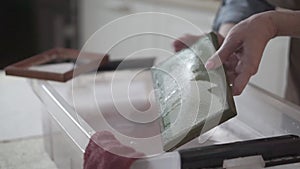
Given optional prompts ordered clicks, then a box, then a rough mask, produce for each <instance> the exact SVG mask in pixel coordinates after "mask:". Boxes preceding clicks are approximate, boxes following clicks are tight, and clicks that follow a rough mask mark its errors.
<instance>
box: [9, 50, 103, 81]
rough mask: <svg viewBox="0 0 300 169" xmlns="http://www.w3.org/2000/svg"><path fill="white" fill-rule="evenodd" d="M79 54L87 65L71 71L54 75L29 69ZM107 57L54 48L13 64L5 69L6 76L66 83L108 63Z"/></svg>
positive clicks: (53, 73)
mask: <svg viewBox="0 0 300 169" xmlns="http://www.w3.org/2000/svg"><path fill="white" fill-rule="evenodd" d="M79 54H80V60H83V59H84V60H85V61H87V63H84V64H80V65H77V66H76V67H75V68H73V69H72V70H69V71H66V72H63V73H56V72H46V71H38V70H32V69H29V68H30V67H31V66H38V65H42V64H46V63H49V62H51V61H57V60H65V59H70V60H76V59H77V58H78V56H79ZM108 61H109V57H108V55H104V54H96V53H88V52H82V53H80V51H79V50H75V49H65V48H55V49H51V50H48V51H46V52H43V53H41V54H37V55H35V56H32V57H30V58H27V59H25V60H22V61H20V62H17V63H15V64H12V65H9V66H7V67H6V68H5V73H6V75H14V76H21V77H28V78H36V79H42V80H52V81H58V82H66V81H68V80H70V79H72V78H73V77H75V76H77V75H79V74H82V73H86V72H89V71H93V70H97V69H98V67H99V66H102V65H104V64H106V63H108Z"/></svg>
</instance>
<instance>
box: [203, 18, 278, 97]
mask: <svg viewBox="0 0 300 169" xmlns="http://www.w3.org/2000/svg"><path fill="white" fill-rule="evenodd" d="M275 32H276V29H275V27H274V25H273V23H272V21H271V20H270V19H269V18H268V17H267V15H263V14H258V15H254V16H252V17H250V18H248V19H246V20H244V21H242V22H240V23H239V24H237V25H236V26H234V27H233V28H232V29H231V31H230V32H229V33H228V35H227V36H226V38H225V40H224V42H223V44H222V46H221V47H220V49H219V50H218V51H217V52H216V53H215V54H214V55H213V56H212V57H211V58H210V59H209V60H208V61H207V62H206V64H205V67H206V68H207V69H208V70H211V69H215V68H217V67H219V66H221V65H222V63H223V65H224V67H225V71H226V74H227V77H228V80H229V82H230V83H231V84H232V85H233V94H234V95H239V94H241V92H242V91H243V89H244V88H245V86H246V85H247V83H248V81H249V79H250V77H251V76H252V75H254V74H256V72H257V70H258V67H259V63H260V60H261V57H262V54H263V51H264V49H265V46H266V45H267V43H268V41H269V40H270V39H272V38H273V37H274V36H275V34H276V33H275Z"/></svg>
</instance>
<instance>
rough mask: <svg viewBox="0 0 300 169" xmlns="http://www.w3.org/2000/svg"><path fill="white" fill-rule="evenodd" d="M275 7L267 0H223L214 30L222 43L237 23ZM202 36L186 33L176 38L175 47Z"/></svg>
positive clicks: (189, 43) (181, 47)
mask: <svg viewBox="0 0 300 169" xmlns="http://www.w3.org/2000/svg"><path fill="white" fill-rule="evenodd" d="M273 9H274V6H272V5H270V4H269V3H267V2H266V1H265V0H223V1H222V4H221V6H220V8H219V10H218V12H217V14H216V17H215V19H214V23H213V31H214V32H217V33H218V35H219V36H218V37H219V43H220V44H221V43H222V42H223V40H224V37H225V36H226V35H227V33H228V32H229V31H230V29H231V28H232V27H233V26H234V25H235V24H237V23H239V22H240V21H242V20H244V19H246V18H248V17H249V16H251V15H253V14H256V13H259V12H264V11H268V10H273ZM201 36H202V35H190V34H186V35H184V36H182V37H180V38H178V39H177V40H175V41H174V42H173V47H174V49H175V51H176V52H178V51H180V50H182V49H184V48H187V47H188V46H190V45H192V44H193V43H195V42H196V41H197V40H198V39H199V38H200V37H201Z"/></svg>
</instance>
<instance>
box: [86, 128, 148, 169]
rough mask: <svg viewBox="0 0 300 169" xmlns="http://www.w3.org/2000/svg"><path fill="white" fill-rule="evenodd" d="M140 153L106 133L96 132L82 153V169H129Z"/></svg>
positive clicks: (140, 155)
mask: <svg viewBox="0 0 300 169" xmlns="http://www.w3.org/2000/svg"><path fill="white" fill-rule="evenodd" d="M142 156H143V154H142V153H138V152H136V151H135V150H134V149H133V148H130V147H127V146H124V145H122V144H121V143H120V142H119V141H118V140H117V139H116V138H115V136H114V135H113V134H111V133H110V132H108V131H101V132H96V133H95V134H94V135H93V136H92V137H91V139H90V142H89V144H88V146H87V147H86V150H85V153H84V167H83V168H84V169H129V168H130V166H131V164H132V163H133V162H134V161H135V160H137V159H138V157H142Z"/></svg>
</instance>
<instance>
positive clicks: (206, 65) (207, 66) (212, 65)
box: [205, 60, 215, 70]
mask: <svg viewBox="0 0 300 169" xmlns="http://www.w3.org/2000/svg"><path fill="white" fill-rule="evenodd" d="M214 66H215V63H214V62H212V61H211V60H209V61H207V62H206V64H205V68H206V69H208V70H211V69H213V68H214Z"/></svg>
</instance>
